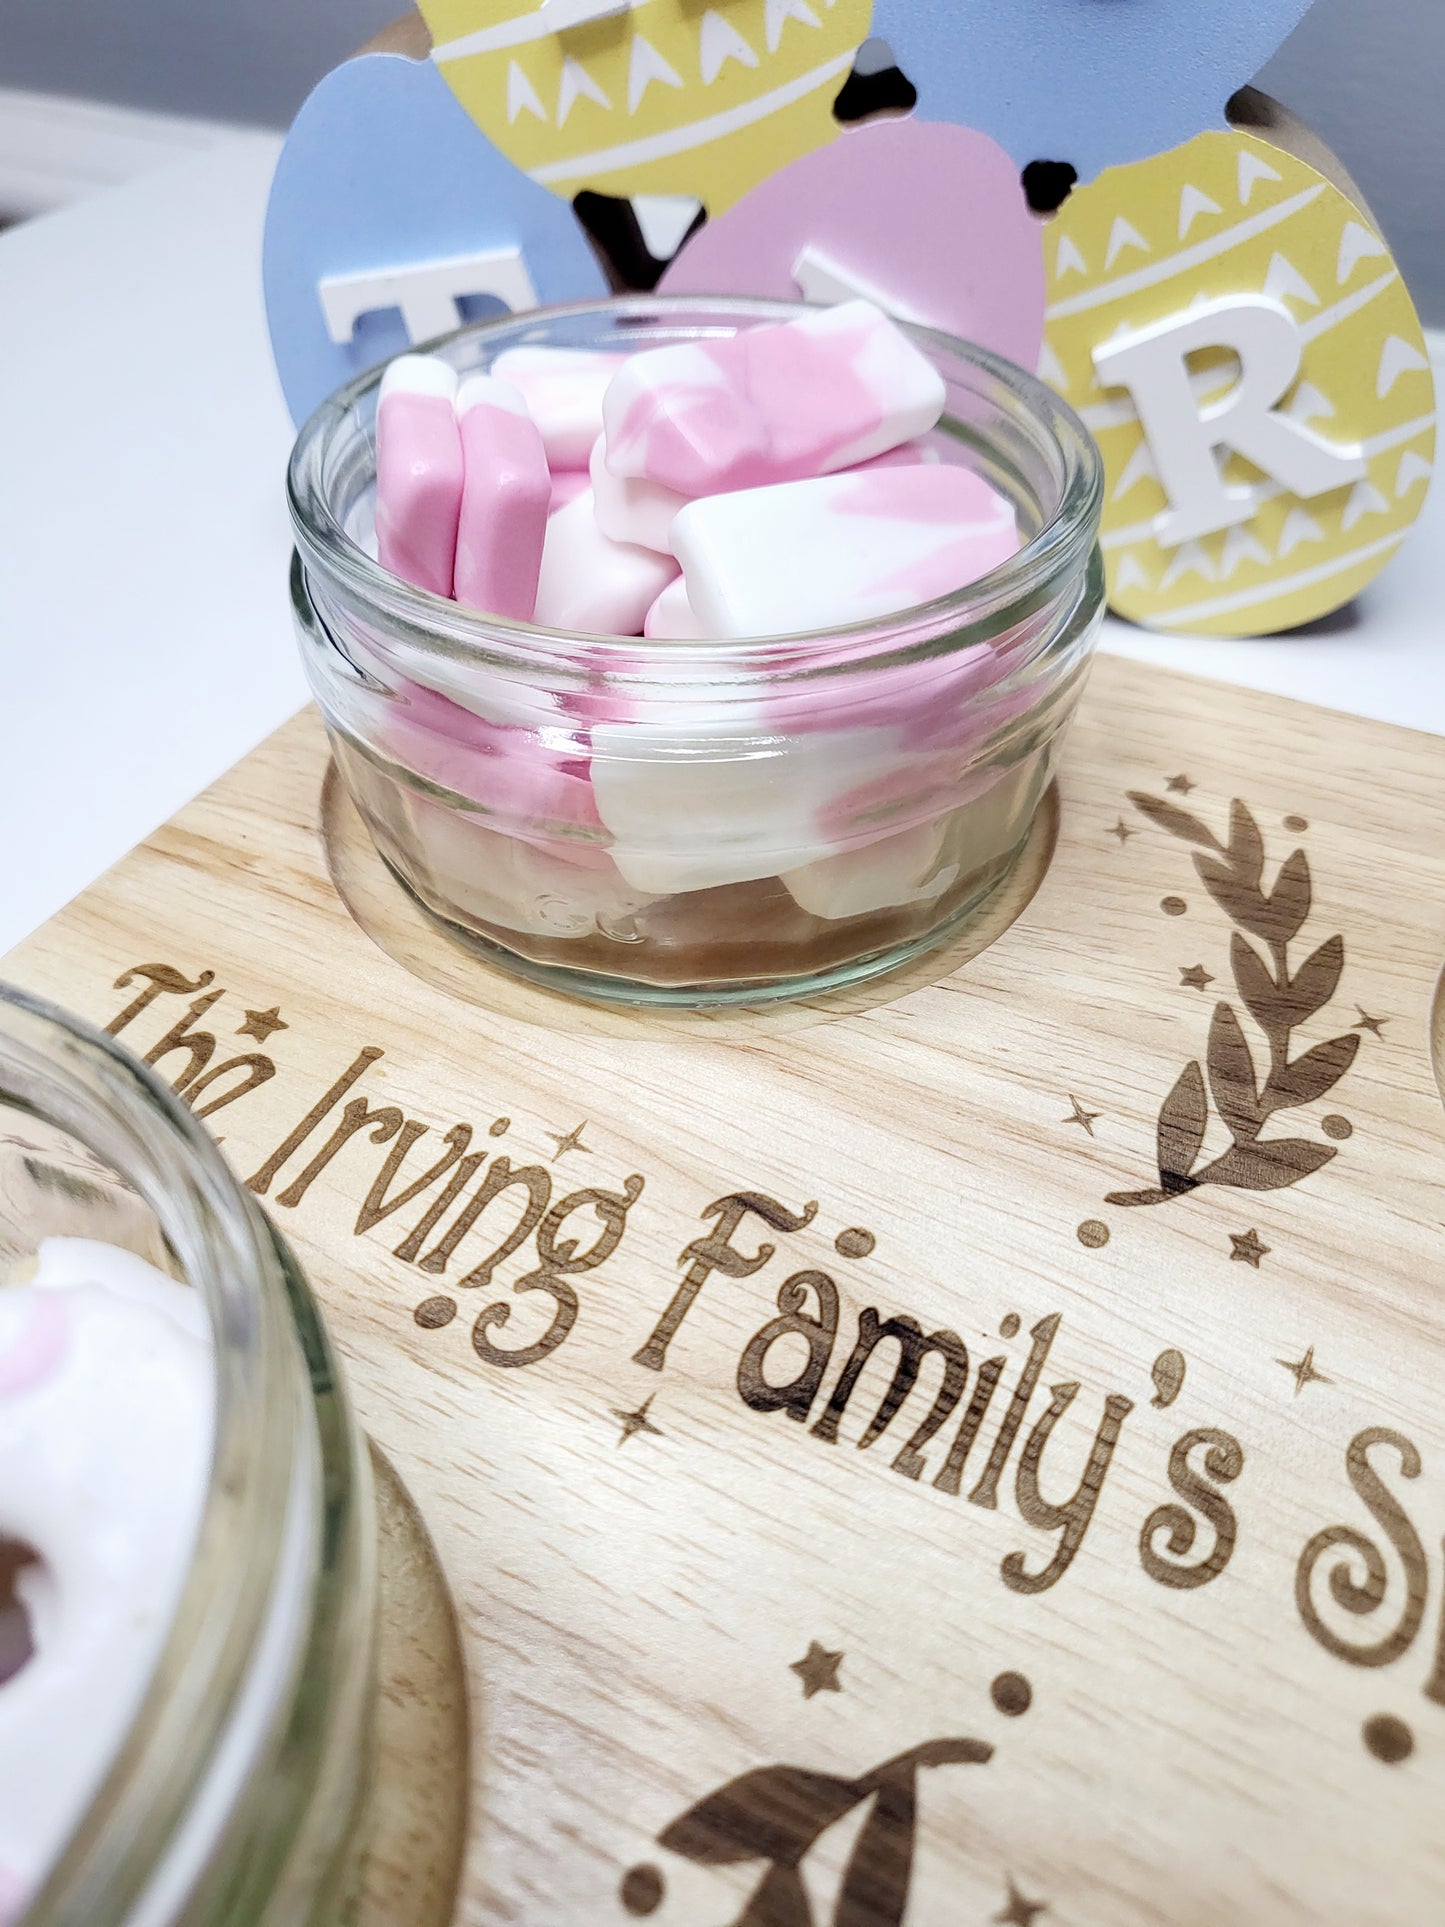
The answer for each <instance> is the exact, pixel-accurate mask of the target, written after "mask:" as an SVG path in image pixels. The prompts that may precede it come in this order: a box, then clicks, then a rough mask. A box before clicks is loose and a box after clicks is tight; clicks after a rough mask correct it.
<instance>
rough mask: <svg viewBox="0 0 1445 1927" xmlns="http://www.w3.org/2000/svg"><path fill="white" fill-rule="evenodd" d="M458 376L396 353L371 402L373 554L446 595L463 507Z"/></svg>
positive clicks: (431, 360)
mask: <svg viewBox="0 0 1445 1927" xmlns="http://www.w3.org/2000/svg"><path fill="white" fill-rule="evenodd" d="M456 392H457V378H456V375H455V374H454V373H453V371H452V370H451V369H450V368H449V367H448V366H447V364H446V363H445V362H444V361H438V360H437V359H436V358H435V357H434V356H432V355H402V356H400V357H399V359H398V360H396V361H394V362H392V364H391V366H390V367H389V368H388V369H387V371H386V373H385V375H384V376H383V377H382V383H381V394H380V396H379V398H378V400H377V404H376V552H377V557H378V559H379V560H380V562H381V566H382V567H383V568H384V569H390V570H391V572H392V574H393V575H400V576H405V578H406V580H407V581H408V582H414V583H415V584H416V585H417V587H418V588H419V589H430V590H431V592H432V594H433V595H443V596H449V595H450V594H451V592H452V573H453V569H454V566H455V562H456V551H457V519H458V517H459V516H460V514H461V506H462V438H461V434H460V431H459V430H458V428H457V417H456V409H455V407H454V401H455V397H456Z"/></svg>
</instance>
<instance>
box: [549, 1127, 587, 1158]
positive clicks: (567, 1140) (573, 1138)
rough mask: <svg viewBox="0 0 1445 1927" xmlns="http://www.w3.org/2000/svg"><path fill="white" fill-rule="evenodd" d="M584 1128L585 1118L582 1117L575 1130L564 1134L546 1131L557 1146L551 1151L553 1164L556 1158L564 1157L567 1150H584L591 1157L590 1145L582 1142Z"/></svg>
mask: <svg viewBox="0 0 1445 1927" xmlns="http://www.w3.org/2000/svg"><path fill="white" fill-rule="evenodd" d="M586 1129H587V1119H586V1118H585V1117H584V1118H583V1120H582V1122H581V1123H580V1124H579V1125H578V1126H577V1128H576V1130H575V1131H568V1132H567V1133H566V1134H565V1136H564V1135H562V1134H560V1133H559V1132H557V1131H549V1132H548V1133H547V1135H548V1137H549V1138H551V1140H552V1142H553V1143H554V1144H555V1145H556V1146H557V1148H556V1150H555V1151H554V1152H553V1153H552V1162H553V1163H554V1164H555V1163H556V1162H557V1160H558V1158H563V1157H566V1155H567V1153H568V1152H569V1151H585V1152H586V1153H587V1155H588V1157H591V1155H592V1146H591V1145H590V1144H584V1143H583V1142H582V1133H583V1132H584V1131H585V1130H586Z"/></svg>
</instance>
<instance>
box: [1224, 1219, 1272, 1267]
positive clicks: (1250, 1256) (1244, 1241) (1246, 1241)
mask: <svg viewBox="0 0 1445 1927" xmlns="http://www.w3.org/2000/svg"><path fill="white" fill-rule="evenodd" d="M1229 1242H1230V1243H1231V1244H1232V1245H1233V1246H1234V1249H1233V1251H1231V1252H1230V1254H1229V1261H1230V1263H1231V1264H1242V1265H1253V1266H1254V1268H1255V1270H1256V1271H1258V1270H1259V1261H1260V1259H1261V1258H1267V1257H1268V1256H1269V1253H1270V1247H1269V1246H1268V1245H1264V1244H1261V1243H1260V1241H1259V1233H1258V1232H1257V1231H1255V1230H1254V1229H1253V1228H1251V1229H1250V1230H1248V1231H1245V1232H1239V1231H1231V1232H1230V1234H1229Z"/></svg>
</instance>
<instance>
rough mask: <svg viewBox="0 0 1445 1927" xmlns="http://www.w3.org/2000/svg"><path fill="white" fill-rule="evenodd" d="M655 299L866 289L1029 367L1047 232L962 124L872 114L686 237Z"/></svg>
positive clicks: (841, 294) (800, 296) (840, 296)
mask: <svg viewBox="0 0 1445 1927" xmlns="http://www.w3.org/2000/svg"><path fill="white" fill-rule="evenodd" d="M659 292H660V293H663V294H753V295H768V296H772V297H773V298H774V299H776V300H784V301H798V300H810V301H839V300H847V299H850V298H852V297H854V296H858V295H862V296H864V297H866V298H867V299H869V300H873V301H876V302H877V303H878V305H879V306H880V307H884V308H887V309H888V310H889V311H890V312H891V313H893V314H895V315H897V316H898V317H899V319H901V320H904V321H918V322H922V323H924V324H926V325H927V326H929V327H933V328H941V329H944V330H946V331H947V332H948V333H949V334H955V335H961V336H963V337H964V339H965V340H968V341H976V342H979V343H980V344H981V345H982V346H983V347H985V348H992V349H993V350H995V352H997V353H998V354H1001V355H1007V356H1008V358H1009V359H1010V360H1011V361H1016V362H1018V363H1019V364H1020V365H1021V366H1022V367H1025V368H1029V369H1032V368H1034V367H1036V366H1037V364H1038V358H1039V350H1040V347H1041V345H1042V343H1043V329H1044V258H1043V241H1042V228H1041V225H1040V223H1039V221H1038V220H1037V218H1036V217H1035V216H1034V215H1033V214H1031V213H1030V211H1029V207H1028V203H1027V201H1026V200H1025V198H1024V191H1023V186H1022V183H1021V182H1020V180H1019V175H1018V170H1017V168H1016V167H1015V166H1014V164H1013V162H1012V161H1011V160H1010V159H1009V157H1008V155H1007V154H1005V152H1004V151H1003V149H1002V148H1001V147H999V146H998V145H997V143H996V142H994V141H992V140H990V139H989V137H988V136H987V135H986V134H980V133H977V132H975V131H974V130H973V129H972V128H968V127H954V126H951V125H946V124H944V123H941V122H931V121H918V120H879V121H872V122H869V123H867V124H866V125H864V126H861V127H856V128H853V129H850V130H849V131H848V132H847V133H845V134H843V135H841V136H840V137H839V138H838V139H837V140H835V141H832V142H831V143H830V144H829V145H828V146H826V147H822V148H819V149H818V150H817V151H816V152H814V153H811V154H805V155H804V156H803V157H802V159H801V160H797V161H794V162H792V163H791V165H789V166H787V167H785V168H783V169H782V170H781V171H780V172H779V173H777V174H774V175H773V176H772V177H771V178H770V179H769V180H766V181H764V182H763V183H762V184H761V186H759V187H755V188H754V189H753V191H752V193H751V194H747V195H745V196H744V197H743V199H742V200H741V201H739V202H738V203H737V204H736V206H734V207H732V208H729V209H728V210H727V212H726V213H725V214H722V215H720V216H719V217H718V218H717V219H716V220H714V221H709V222H708V223H707V224H706V226H704V227H702V228H700V229H699V230H698V232H697V233H696V234H695V235H694V236H693V237H692V239H691V240H690V241H689V242H687V244H686V245H685V246H684V247H683V249H682V251H681V253H680V254H678V256H677V258H676V259H675V260H674V261H673V262H672V264H671V266H670V267H669V268H668V270H667V272H666V273H665V274H664V275H663V277H662V281H661V284H660V287H659Z"/></svg>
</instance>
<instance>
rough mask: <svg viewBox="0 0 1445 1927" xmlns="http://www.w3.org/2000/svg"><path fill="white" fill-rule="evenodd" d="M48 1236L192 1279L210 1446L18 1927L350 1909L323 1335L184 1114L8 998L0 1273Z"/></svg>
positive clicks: (271, 1922) (357, 1758)
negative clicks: (135, 1691) (177, 1550)
mask: <svg viewBox="0 0 1445 1927" xmlns="http://www.w3.org/2000/svg"><path fill="white" fill-rule="evenodd" d="M51 1236H65V1237H79V1238H93V1239H96V1240H99V1241H101V1242H103V1243H106V1244H111V1245H118V1246H121V1247H124V1248H126V1249H129V1250H132V1251H134V1252H136V1253H137V1255H138V1256H141V1257H144V1258H146V1259H147V1260H148V1261H149V1262H150V1263H152V1264H154V1265H155V1266H157V1268H158V1269H161V1270H165V1271H168V1272H169V1273H170V1274H171V1275H172V1276H173V1277H175V1278H177V1279H179V1280H180V1281H182V1282H183V1283H185V1284H187V1285H189V1286H191V1287H193V1288H194V1290H195V1291H196V1292H197V1293H198V1294H199V1297H200V1299H201V1301H202V1303H203V1304H204V1307H205V1310H206V1313H207V1316H208V1320H209V1324H210V1327H211V1332H212V1337H213V1352H214V1359H215V1373H216V1384H215V1391H216V1404H215V1431H214V1441H213V1453H212V1459H211V1464H210V1472H209V1480H208V1484H207V1488H206V1496H205V1500H204V1506H203V1511H202V1514H201V1520H200V1527H199V1532H198V1537H197V1543H196V1548H195V1552H194V1556H193V1559H192V1562H191V1566H190V1570H189V1573H188V1576H187V1577H186V1579H185V1582H184V1585H183V1588H182V1591H181V1594H180V1597H179V1601H178V1604H177V1606H176V1610H175V1614H174V1617H173V1619H172V1621H171V1624H170V1628H169V1631H168V1632H167V1633H166V1635H165V1638H164V1644H163V1646H162V1648H161V1651H160V1657H159V1660H158V1663H157V1665H156V1668H155V1671H154V1674H153V1676H152V1678H151V1681H150V1684H149V1686H148V1687H147V1688H146V1689H145V1691H144V1696H143V1698H142V1699H141V1700H140V1703H139V1705H138V1707H137V1709H136V1712H135V1715H134V1718H133V1720H132V1723H131V1725H130V1728H129V1730H128V1732H127V1733H126V1735H125V1737H124V1738H123V1740H122V1741H121V1743H120V1746H119V1751H118V1752H117V1753H116V1755H115V1757H114V1759H113V1761H112V1762H111V1764H110V1766H109V1768H108V1770H107V1771H106V1773H105V1777H104V1779H103V1781H102V1782H101V1784H100V1785H99V1787H98V1789H97V1790H96V1791H95V1793H94V1795H93V1797H92V1798H91V1800H90V1802H89V1805H88V1806H87V1807H86V1809H85V1811H84V1812H83V1813H82V1814H79V1815H77V1823H76V1826H75V1829H74V1831H73V1833H72V1835H71V1837H70V1839H69V1841H68V1843H67V1844H66V1845H65V1846H64V1848H63V1850H62V1851H61V1853H60V1856H59V1858H58V1860H56V1861H55V1862H54V1864H53V1866H52V1867H51V1869H50V1872H49V1874H48V1877H46V1878H45V1879H44V1882H43V1884H42V1886H41V1887H40V1889H39V1891H38V1892H36V1893H35V1894H34V1895H33V1896H32V1897H31V1900H30V1905H29V1910H28V1911H27V1912H25V1913H24V1916H23V1918H24V1922H25V1927H62V1923H64V1927H73V1923H76V1922H82V1921H83V1922H84V1923H85V1927H122V1923H124V1924H125V1927H173V1923H177V1922H180V1921H182V1920H185V1921H205V1922H206V1923H208V1927H230V1923H236V1927H241V1923H245V1927H281V1923H286V1924H287V1927H291V1924H292V1923H295V1924H296V1927H303V1924H304V1927H313V1923H314V1924H315V1927H320V1924H321V1923H328V1924H329V1923H332V1922H339V1921H341V1920H342V1919H343V1918H347V1919H349V1918H350V1917H351V1915H350V1909H351V1907H352V1905H353V1904H354V1901H355V1898H356V1893H357V1887H358V1881H359V1877H360V1870H359V1864H358V1857H357V1839H358V1819H359V1816H360V1813H361V1803H362V1801H363V1798H364V1795H365V1791H366V1782H367V1775H368V1769H369V1763H370V1757H371V1731H372V1717H373V1710H374V1702H375V1697H376V1692H375V1643H376V1569H377V1558H376V1527H375V1511H374V1506H373V1495H372V1484H371V1477H370V1471H369V1467H368V1461H367V1458H366V1456H365V1451H364V1442H363V1440H362V1437H361V1434H360V1433H359V1431H358V1430H357V1427H356V1424H355V1422H354V1419H353V1417H352V1413H351V1410H350V1406H349V1404H348V1401H347V1399H346V1396H345V1393H344V1391H343V1388H342V1386H341V1384H340V1382H339V1379H338V1374H337V1367H336V1360H335V1358H334V1356H333V1353H332V1350H331V1346H330V1342H329V1340H328V1339H327V1336H326V1332H325V1330H324V1328H323V1326H322V1324H321V1320H320V1317H319V1314H318V1312H317V1309H316V1306H315V1303H314V1302H313V1300H312V1297H311V1293H310V1291H309V1290H308V1288H307V1285H306V1283H305V1280H304V1279H303V1277H302V1275H301V1273H300V1271H299V1269H298V1268H297V1265H296V1263H295V1260H294V1259H293V1258H292V1256H291V1254H290V1253H289V1251H288V1250H287V1248H286V1246H285V1245H284V1244H283V1243H282V1241H281V1239H280V1238H279V1237H277V1235H276V1234H275V1232H274V1231H273V1230H272V1229H271V1227H270V1225H269V1224H268V1223H267V1221H266V1219H265V1217H264V1216H263V1215H262V1213H261V1211H260V1209H259V1208H258V1206H257V1205H256V1203H255V1201H254V1199H252V1198H251V1197H250V1196H249V1195H248V1194H247V1192H246V1191H245V1190H244V1189H243V1188H242V1186H241V1185H240V1184H239V1183H238V1182H237V1181H236V1179H235V1178H234V1177H233V1176H232V1175H231V1173H230V1171H229V1170H228V1169H227V1167H226V1165H225V1163H224V1161H223V1160H222V1158H221V1155H220V1153H219V1152H218V1151H217V1149H216V1147H215V1145H214V1144H213V1143H212V1142H211V1140H210V1138H209V1137H208V1136H207V1135H206V1132H205V1131H204V1129H203V1128H202V1127H201V1126H200V1125H199V1124H197V1123H196V1121H195V1119H194V1118H193V1117H192V1116H191V1114H190V1112H189V1111H187V1110H185V1109H184V1108H183V1107H182V1106H181V1105H180V1104H179V1103H178V1102H177V1101H176V1099H175V1098H174V1097H173V1096H172V1095H171V1093H170V1092H169V1091H167V1090H166V1089H165V1088H164V1087H163V1086H162V1085H161V1084H160V1083H159V1082H158V1081H157V1079H156V1078H155V1077H154V1076H153V1075H152V1074H151V1073H150V1072H149V1071H148V1070H146V1069H145V1068H144V1066H142V1065H141V1064H139V1063H137V1062H136V1060H135V1059H134V1058H133V1057H131V1056H130V1055H129V1053H128V1052H126V1051H125V1050H123V1049H122V1048H121V1047H120V1046H119V1045H118V1044H116V1043H114V1042H113V1041H112V1040H111V1039H110V1038H108V1037H103V1036H101V1035H100V1034H99V1033H98V1032H95V1031H92V1030H90V1029H89V1028H88V1027H87V1026H84V1025H82V1024H80V1023H79V1022H78V1021H77V1020H74V1019H72V1018H70V1017H67V1016H66V1015H64V1014H63V1013H62V1012H60V1011H57V1010H55V1009H53V1008H51V1007H50V1006H47V1005H45V1004H42V1003H41V1002H39V1001H37V1000H36V999H34V998H32V997H30V996H28V995H26V994H25V993H23V992H20V991H17V990H12V989H9V988H7V987H6V986H3V985H0V1269H3V1272H4V1273H6V1274H8V1273H9V1272H10V1271H11V1270H12V1269H13V1268H14V1267H15V1266H16V1265H17V1264H19V1265H22V1266H23V1264H24V1262H25V1261H26V1260H27V1258H28V1257H29V1256H30V1255H32V1254H33V1253H34V1251H35V1250H36V1248H37V1247H38V1245H39V1244H40V1242H41V1241H42V1240H43V1239H45V1238H47V1237H51ZM3 1288H4V1287H3V1285H0V1289H3ZM66 1443H68V1442H67V1441H61V1442H60V1445H61V1448H62V1449H63V1447H64V1446H65V1444H66ZM117 1444H118V1449H123V1441H118V1442H117ZM12 1617H13V1614H12ZM13 1630H14V1629H13V1627H12V1628H11V1631H12V1632H13ZM42 1656H43V1655H37V1656H36V1657H35V1658H34V1659H32V1661H31V1662H30V1663H38V1660H39V1658H40V1657H42ZM18 1677H20V1678H22V1679H23V1677H24V1674H23V1672H22V1673H20V1674H19V1675H18ZM3 1691H4V1687H3V1686H0V1694H3ZM4 1912H5V1909H4V1907H3V1905H0V1914H3V1913H4Z"/></svg>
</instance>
